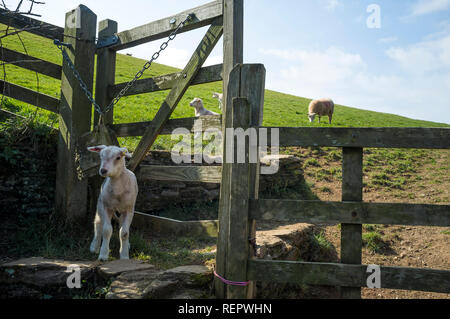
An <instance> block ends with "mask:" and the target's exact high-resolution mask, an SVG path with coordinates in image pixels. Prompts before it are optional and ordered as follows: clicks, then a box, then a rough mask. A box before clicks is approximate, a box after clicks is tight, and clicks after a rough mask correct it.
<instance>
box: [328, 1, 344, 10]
mask: <svg viewBox="0 0 450 319" xmlns="http://www.w3.org/2000/svg"><path fill="white" fill-rule="evenodd" d="M340 5H342V3H341V2H340V1H339V0H327V4H326V6H325V8H326V9H327V10H329V11H333V10H334V9H336V8H337V7H338V6H340Z"/></svg>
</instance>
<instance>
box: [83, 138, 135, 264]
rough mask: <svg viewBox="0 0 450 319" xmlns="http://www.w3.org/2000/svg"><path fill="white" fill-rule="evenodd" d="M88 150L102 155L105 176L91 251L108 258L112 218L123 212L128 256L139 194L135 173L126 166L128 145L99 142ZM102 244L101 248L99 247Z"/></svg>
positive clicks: (122, 252)
mask: <svg viewBox="0 0 450 319" xmlns="http://www.w3.org/2000/svg"><path fill="white" fill-rule="evenodd" d="M88 150H89V151H91V152H94V153H99V154H100V159H101V164H100V170H99V173H100V176H102V177H106V178H105V181H104V182H103V184H102V187H101V192H100V196H99V197H98V201H97V212H96V214H95V221H94V239H93V240H92V243H91V247H90V250H91V252H92V253H99V252H100V254H99V256H98V259H99V260H108V257H109V240H110V239H111V235H112V231H113V229H112V225H111V218H112V217H113V216H115V214H116V212H118V213H120V218H119V222H120V231H119V238H120V259H129V249H130V244H129V237H130V225H131V221H132V220H133V215H134V205H135V203H136V197H137V194H138V185H137V181H136V176H135V175H134V173H133V172H132V171H130V170H128V169H127V168H126V167H125V157H128V158H129V157H130V154H129V153H128V151H127V149H126V148H119V147H117V146H106V145H99V146H93V147H88ZM100 244H101V248H100Z"/></svg>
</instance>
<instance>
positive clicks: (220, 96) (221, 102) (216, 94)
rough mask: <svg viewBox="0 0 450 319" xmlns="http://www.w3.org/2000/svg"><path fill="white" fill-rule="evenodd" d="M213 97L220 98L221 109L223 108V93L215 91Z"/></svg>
mask: <svg viewBox="0 0 450 319" xmlns="http://www.w3.org/2000/svg"><path fill="white" fill-rule="evenodd" d="M212 97H213V98H215V99H218V100H219V109H221V110H222V105H223V94H222V93H217V92H214V93H213V95H212Z"/></svg>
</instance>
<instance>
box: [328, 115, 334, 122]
mask: <svg viewBox="0 0 450 319" xmlns="http://www.w3.org/2000/svg"><path fill="white" fill-rule="evenodd" d="M332 118H333V114H330V115H328V123H330V124H331V119H332Z"/></svg>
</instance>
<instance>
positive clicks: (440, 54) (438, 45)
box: [386, 35, 450, 75]
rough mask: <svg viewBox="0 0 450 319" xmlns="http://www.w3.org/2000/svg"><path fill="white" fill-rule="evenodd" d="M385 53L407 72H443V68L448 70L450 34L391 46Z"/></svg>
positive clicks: (420, 73) (449, 63)
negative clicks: (404, 46)
mask: <svg viewBox="0 0 450 319" xmlns="http://www.w3.org/2000/svg"><path fill="white" fill-rule="evenodd" d="M386 54H387V55H388V56H389V58H391V59H393V60H394V61H396V62H397V63H398V64H399V65H400V66H401V67H402V69H403V70H404V71H405V72H407V73H411V74H417V75H424V74H426V73H427V72H433V71H437V72H443V71H445V69H447V70H446V71H447V72H449V69H450V35H447V36H444V37H442V38H439V39H436V40H431V41H425V42H420V43H416V44H413V45H411V46H408V47H406V48H402V47H393V48H390V49H389V50H387V51H386Z"/></svg>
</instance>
